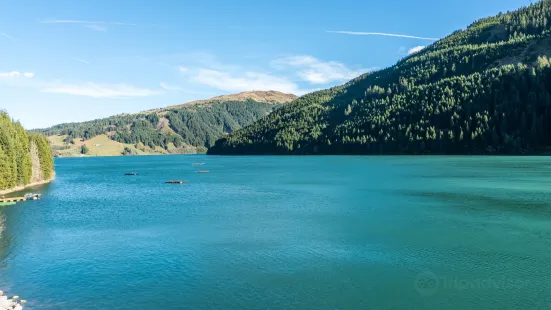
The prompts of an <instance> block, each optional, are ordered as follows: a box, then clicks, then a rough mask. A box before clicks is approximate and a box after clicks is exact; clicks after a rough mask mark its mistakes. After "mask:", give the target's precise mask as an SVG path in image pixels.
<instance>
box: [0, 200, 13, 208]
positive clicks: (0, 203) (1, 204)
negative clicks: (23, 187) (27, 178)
mask: <svg viewBox="0 0 551 310" xmlns="http://www.w3.org/2000/svg"><path fill="white" fill-rule="evenodd" d="M14 204H16V202H15V201H5V202H0V207H5V206H13V205H14Z"/></svg>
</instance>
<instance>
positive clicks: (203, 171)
mask: <svg viewBox="0 0 551 310" xmlns="http://www.w3.org/2000/svg"><path fill="white" fill-rule="evenodd" d="M209 172H210V171H209V170H199V171H197V173H209Z"/></svg>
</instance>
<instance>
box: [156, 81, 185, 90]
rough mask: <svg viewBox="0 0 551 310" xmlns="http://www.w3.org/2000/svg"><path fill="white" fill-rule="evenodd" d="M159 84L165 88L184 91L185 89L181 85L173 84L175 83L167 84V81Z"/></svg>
mask: <svg viewBox="0 0 551 310" xmlns="http://www.w3.org/2000/svg"><path fill="white" fill-rule="evenodd" d="M159 85H160V86H161V88H163V89H164V90H175V91H184V89H183V88H181V87H179V86H173V85H170V84H167V83H165V82H161V83H159Z"/></svg>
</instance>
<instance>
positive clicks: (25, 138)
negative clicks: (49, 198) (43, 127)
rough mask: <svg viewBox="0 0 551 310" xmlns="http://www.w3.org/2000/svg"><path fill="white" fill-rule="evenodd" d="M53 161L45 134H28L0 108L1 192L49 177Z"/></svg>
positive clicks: (52, 168)
mask: <svg viewBox="0 0 551 310" xmlns="http://www.w3.org/2000/svg"><path fill="white" fill-rule="evenodd" d="M53 170H54V162H53V158H52V153H51V151H50V145H49V144H48V140H47V139H46V137H45V136H44V135H41V134H29V133H27V131H25V129H23V126H21V124H20V123H18V122H14V121H12V120H11V119H10V117H9V116H8V114H7V113H6V112H2V111H0V192H2V191H4V190H9V189H14V188H16V187H19V186H24V185H27V184H30V183H34V182H40V181H46V180H49V179H50V178H51V177H52V175H53Z"/></svg>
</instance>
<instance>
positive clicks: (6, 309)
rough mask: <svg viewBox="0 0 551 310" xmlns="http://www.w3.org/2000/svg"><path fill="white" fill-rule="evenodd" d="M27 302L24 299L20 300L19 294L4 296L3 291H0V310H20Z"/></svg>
mask: <svg viewBox="0 0 551 310" xmlns="http://www.w3.org/2000/svg"><path fill="white" fill-rule="evenodd" d="M26 303H27V301H25V300H20V299H19V296H13V297H12V298H8V296H4V292H2V291H0V310H22V309H23V306H24V305H25V304H26Z"/></svg>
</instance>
